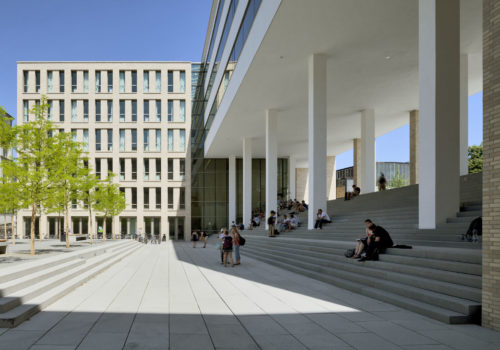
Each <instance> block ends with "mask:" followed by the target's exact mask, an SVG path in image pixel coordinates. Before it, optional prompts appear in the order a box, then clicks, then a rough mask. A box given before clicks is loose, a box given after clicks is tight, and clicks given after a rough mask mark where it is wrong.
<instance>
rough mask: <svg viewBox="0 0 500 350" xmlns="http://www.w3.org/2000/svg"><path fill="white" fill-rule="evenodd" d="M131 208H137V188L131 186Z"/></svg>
mask: <svg viewBox="0 0 500 350" xmlns="http://www.w3.org/2000/svg"><path fill="white" fill-rule="evenodd" d="M131 190H132V209H137V188H136V187H132V188H131Z"/></svg>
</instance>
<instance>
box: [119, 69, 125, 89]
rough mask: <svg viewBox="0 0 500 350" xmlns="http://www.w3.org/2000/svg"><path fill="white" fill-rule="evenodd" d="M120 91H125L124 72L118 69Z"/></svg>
mask: <svg viewBox="0 0 500 350" xmlns="http://www.w3.org/2000/svg"><path fill="white" fill-rule="evenodd" d="M120 92H125V72H124V71H122V70H121V71H120Z"/></svg>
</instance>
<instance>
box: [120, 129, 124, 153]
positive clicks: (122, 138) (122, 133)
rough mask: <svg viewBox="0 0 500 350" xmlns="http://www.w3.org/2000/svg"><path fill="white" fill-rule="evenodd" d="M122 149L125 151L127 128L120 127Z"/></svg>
mask: <svg viewBox="0 0 500 350" xmlns="http://www.w3.org/2000/svg"><path fill="white" fill-rule="evenodd" d="M120 151H125V129H120Z"/></svg>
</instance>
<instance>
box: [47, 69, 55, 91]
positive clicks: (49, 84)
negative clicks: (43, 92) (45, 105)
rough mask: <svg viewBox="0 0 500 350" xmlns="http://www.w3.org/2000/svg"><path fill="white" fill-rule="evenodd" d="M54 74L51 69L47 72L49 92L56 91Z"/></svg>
mask: <svg viewBox="0 0 500 350" xmlns="http://www.w3.org/2000/svg"><path fill="white" fill-rule="evenodd" d="M52 76H53V74H52V71H51V70H49V71H48V72H47V91H48V92H52V91H54V82H53V77H52Z"/></svg>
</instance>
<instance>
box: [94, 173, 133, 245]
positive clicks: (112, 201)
mask: <svg viewBox="0 0 500 350" xmlns="http://www.w3.org/2000/svg"><path fill="white" fill-rule="evenodd" d="M111 179H112V177H109V178H108V179H107V181H106V182H104V183H102V184H100V185H99V186H98V187H97V193H96V196H97V198H96V199H97V203H96V205H95V209H96V211H99V212H101V213H102V216H103V221H104V222H103V240H106V219H107V218H111V220H113V218H114V217H115V216H116V215H118V214H120V213H121V212H122V211H123V210H124V209H125V207H126V205H125V196H124V195H123V193H121V192H120V188H119V187H118V184H115V183H112V182H111ZM111 222H112V225H113V227H112V229H111V232H112V236H113V239H115V238H116V237H115V230H114V224H113V221H111Z"/></svg>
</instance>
